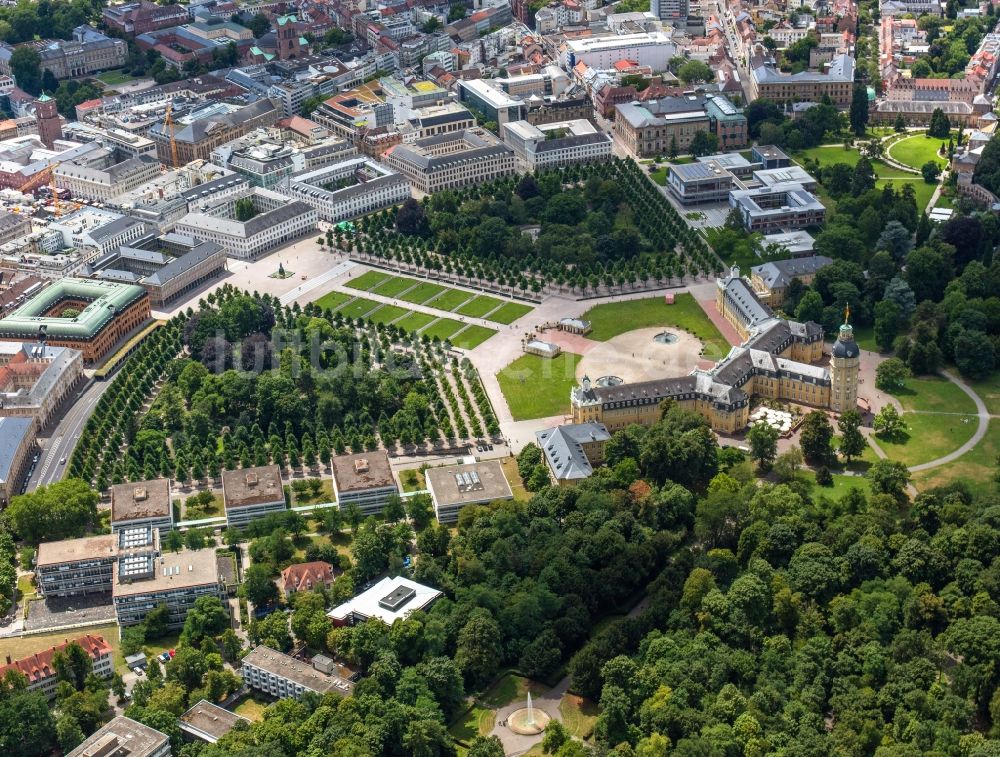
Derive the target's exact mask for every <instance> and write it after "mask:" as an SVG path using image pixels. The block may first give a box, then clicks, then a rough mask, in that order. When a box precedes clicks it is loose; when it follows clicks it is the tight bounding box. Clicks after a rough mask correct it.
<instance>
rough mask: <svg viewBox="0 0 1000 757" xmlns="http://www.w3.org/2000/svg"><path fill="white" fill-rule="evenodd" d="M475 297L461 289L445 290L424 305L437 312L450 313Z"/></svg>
mask: <svg viewBox="0 0 1000 757" xmlns="http://www.w3.org/2000/svg"><path fill="white" fill-rule="evenodd" d="M474 296H475V295H472V294H469V293H468V292H464V291H462V290H461V289H445V290H444V292H442V293H441V295H440V296H439V297H435V298H434V299H433V300H428V301H426V302H424V305H426V306H427V307H429V308H436V309H437V310H447V311H448V312H449V313H450V312H452V311H454V310H455V309H456V308H457V307H459V306H460V305H461V304H462V303H464V302H466V301H468V300H471V299H473V297H474Z"/></svg>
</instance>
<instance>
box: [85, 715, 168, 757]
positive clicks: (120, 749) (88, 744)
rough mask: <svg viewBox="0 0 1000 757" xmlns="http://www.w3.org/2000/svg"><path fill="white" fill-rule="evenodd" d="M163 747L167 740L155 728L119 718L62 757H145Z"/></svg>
mask: <svg viewBox="0 0 1000 757" xmlns="http://www.w3.org/2000/svg"><path fill="white" fill-rule="evenodd" d="M166 743H167V737H166V736H165V735H163V734H162V733H160V732H159V731H157V730H156V729H155V728H150V727H149V726H148V725H143V724H142V723H138V722H136V721H135V720H132V719H131V718H126V717H124V716H121V715H119V716H118V717H116V718H115V719H114V720H112V721H111V722H110V723H108V724H107V725H106V726H103V727H102V728H100V729H98V730H97V732H96V733H94V735H92V736H90V737H89V738H87V739H85V740H84V742H83V743H82V744H80V746H78V747H77V748H76V749H74V750H73V751H72V752H69V753H68V754H67V755H66V757H126V756H127V757H146V756H147V755H150V754H153V753H154V752H156V751H157V750H159V749H162V748H163V746H164V745H166Z"/></svg>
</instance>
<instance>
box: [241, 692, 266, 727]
mask: <svg viewBox="0 0 1000 757" xmlns="http://www.w3.org/2000/svg"><path fill="white" fill-rule="evenodd" d="M270 704H271V702H269V701H268V700H266V699H264V697H262V696H259V695H257V694H250V695H249V696H247V697H245V698H244V699H243V700H242V701H240V703H239V704H238V705H236V709H235V710H233V712H235V713H236V714H237V715H242V716H243V717H245V718H246V719H247V720H252V721H255V722H256V721H258V720H262V719H263V718H264V710H265V709H266V708H267V707H268V705H270Z"/></svg>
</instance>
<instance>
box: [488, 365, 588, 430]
mask: <svg viewBox="0 0 1000 757" xmlns="http://www.w3.org/2000/svg"><path fill="white" fill-rule="evenodd" d="M578 362H580V356H579V355H576V354H574V353H572V352H564V353H562V354H561V355H559V356H558V357H556V358H553V359H548V358H543V357H539V356H538V355H521V357H519V358H518V359H517V360H515V361H514V362H513V363H511V364H510V365H508V366H507V367H506V368H504V369H503V370H502V371H500V372H499V373H498V374H497V380H498V381H499V382H500V389H501V390H502V391H503V396H504V397H505V398H506V399H507V406H508V407H509V408H510V412H511V415H512V416H513V417H514V420H515V421H523V420H528V419H531V418H546V417H548V416H550V415H559V414H560V413H567V412H569V393H570V390H571V389H572V388H573V387H574V386H575V385H576V365H577V363H578Z"/></svg>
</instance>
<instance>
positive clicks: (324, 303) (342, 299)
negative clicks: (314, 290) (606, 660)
mask: <svg viewBox="0 0 1000 757" xmlns="http://www.w3.org/2000/svg"><path fill="white" fill-rule="evenodd" d="M352 299H354V298H353V297H351V295H349V294H344V293H343V292H329V293H327V294H324V295H323V296H322V297H320V298H319V299H318V300H316V302H315V303H313V304H315V305H318V306H319V307H321V308H323V309H324V310H326V309H327V308H329V309H330V310H336V309H337V308H339V307H341V306H342V305H345V304H347V303H348V302H350V301H351V300H352Z"/></svg>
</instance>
